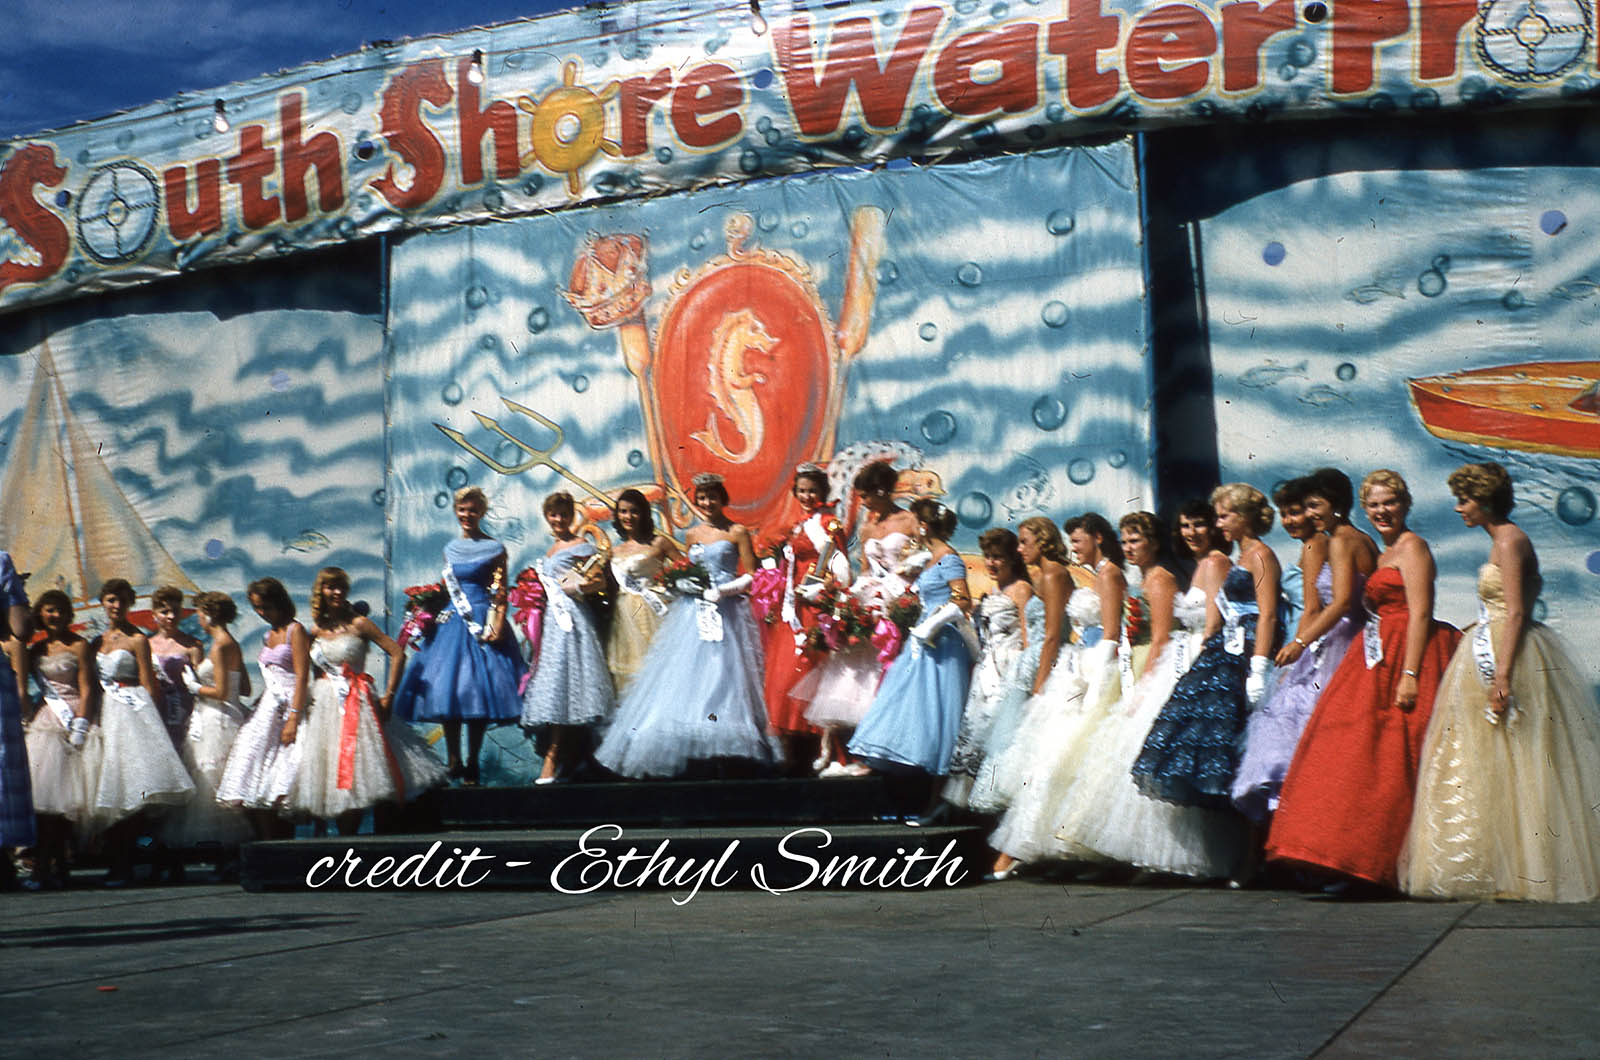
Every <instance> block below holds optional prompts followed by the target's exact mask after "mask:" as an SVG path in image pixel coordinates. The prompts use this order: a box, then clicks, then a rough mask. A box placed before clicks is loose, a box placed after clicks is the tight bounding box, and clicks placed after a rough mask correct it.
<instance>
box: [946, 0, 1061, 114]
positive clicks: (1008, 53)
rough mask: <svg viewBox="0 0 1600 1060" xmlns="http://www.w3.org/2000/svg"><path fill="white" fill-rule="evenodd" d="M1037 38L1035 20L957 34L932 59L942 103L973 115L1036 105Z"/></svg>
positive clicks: (1037, 75) (1024, 109) (1014, 111)
mask: <svg viewBox="0 0 1600 1060" xmlns="http://www.w3.org/2000/svg"><path fill="white" fill-rule="evenodd" d="M1038 38H1039V27H1038V25H1037V24H1036V23H1032V22H1024V23H1021V24H1019V25H1016V26H1009V27H1007V28H1006V29H1002V30H984V31H981V32H978V33H964V34H962V35H961V36H959V37H957V38H956V39H955V40H953V41H951V42H950V43H949V44H947V45H946V46H945V47H944V50H943V51H941V52H940V53H939V58H938V60H937V61H936V62H935V63H934V67H933V91H934V93H935V94H937V95H938V97H939V102H940V103H943V104H944V105H945V106H946V107H948V108H949V109H950V111H951V113H954V114H962V115H965V116H967V117H970V118H976V117H981V116H982V115H985V114H992V113H994V112H995V111H997V110H999V111H1005V112H1007V113H1010V114H1018V113H1023V112H1026V111H1030V110H1032V109H1033V108H1034V107H1036V106H1038V105H1039V45H1038ZM996 67H997V68H996Z"/></svg>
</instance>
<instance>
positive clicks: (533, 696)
mask: <svg viewBox="0 0 1600 1060" xmlns="http://www.w3.org/2000/svg"><path fill="white" fill-rule="evenodd" d="M568 613H569V614H570V615H571V616H572V628H571V629H562V628H561V615H560V613H559V612H558V611H557V610H556V608H554V607H546V608H545V612H544V627H543V631H542V632H541V633H540V636H539V658H538V661H537V662H536V663H535V664H534V670H533V676H532V677H530V678H528V687H527V689H526V690H525V691H524V692H523V694H522V727H523V728H524V729H536V728H539V727H541V726H545V725H595V724H598V723H599V722H602V721H605V720H606V719H607V718H609V717H611V712H612V711H614V710H616V708H617V697H616V692H615V691H614V690H613V689H612V687H611V671H610V670H608V669H606V657H605V653H604V652H602V651H601V650H600V634H599V633H597V632H596V631H595V628H594V619H592V618H591V617H590V616H589V611H588V608H586V607H585V606H584V605H583V604H581V603H579V602H577V601H573V602H572V603H571V607H570V608H569V609H568Z"/></svg>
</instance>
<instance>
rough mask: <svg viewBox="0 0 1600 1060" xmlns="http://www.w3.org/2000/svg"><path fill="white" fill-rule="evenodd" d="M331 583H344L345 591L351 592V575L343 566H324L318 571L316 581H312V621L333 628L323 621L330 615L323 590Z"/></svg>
mask: <svg viewBox="0 0 1600 1060" xmlns="http://www.w3.org/2000/svg"><path fill="white" fill-rule="evenodd" d="M330 585H342V586H344V590H345V592H349V591H350V575H348V574H346V573H345V572H344V570H343V568H341V567H323V568H322V569H321V570H319V571H317V578H316V581H313V582H312V583H311V621H312V622H314V623H316V624H317V625H318V626H320V627H322V628H323V629H331V628H332V627H331V626H329V625H328V624H327V623H326V622H325V621H323V620H324V619H326V618H327V617H328V605H327V604H326V603H325V602H324V601H323V599H322V591H323V590H324V589H326V588H327V587H328V586H330ZM347 606H348V605H347Z"/></svg>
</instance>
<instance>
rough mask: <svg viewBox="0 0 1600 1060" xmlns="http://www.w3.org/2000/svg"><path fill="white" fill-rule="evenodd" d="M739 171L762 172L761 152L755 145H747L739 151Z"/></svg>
mask: <svg viewBox="0 0 1600 1060" xmlns="http://www.w3.org/2000/svg"><path fill="white" fill-rule="evenodd" d="M739 171H740V172H742V173H759V172H761V152H760V151H757V150H756V149H755V148H754V147H746V148H745V149H744V150H743V151H740V152H739Z"/></svg>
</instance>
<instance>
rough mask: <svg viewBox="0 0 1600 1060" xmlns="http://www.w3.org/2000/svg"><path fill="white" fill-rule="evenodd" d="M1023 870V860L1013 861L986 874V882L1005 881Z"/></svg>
mask: <svg viewBox="0 0 1600 1060" xmlns="http://www.w3.org/2000/svg"><path fill="white" fill-rule="evenodd" d="M1021 870H1022V862H1020V861H1013V862H1012V863H1011V864H1009V865H1007V866H1006V867H1005V868H1003V869H995V870H994V871H993V872H990V873H987V874H985V875H984V877H983V879H984V882H985V883H1004V882H1005V881H1007V880H1009V879H1011V877H1013V876H1015V875H1016V874H1017V873H1018V872H1020V871H1021Z"/></svg>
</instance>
